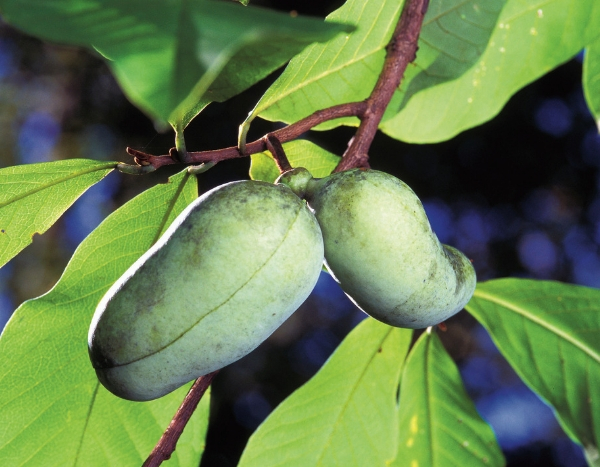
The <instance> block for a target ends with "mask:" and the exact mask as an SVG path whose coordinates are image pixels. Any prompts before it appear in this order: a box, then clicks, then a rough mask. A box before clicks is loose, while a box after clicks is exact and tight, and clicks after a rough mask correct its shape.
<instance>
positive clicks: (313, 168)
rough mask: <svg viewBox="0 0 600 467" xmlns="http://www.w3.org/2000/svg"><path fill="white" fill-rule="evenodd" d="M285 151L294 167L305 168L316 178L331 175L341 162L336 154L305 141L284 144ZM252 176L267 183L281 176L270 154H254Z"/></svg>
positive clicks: (251, 167)
mask: <svg viewBox="0 0 600 467" xmlns="http://www.w3.org/2000/svg"><path fill="white" fill-rule="evenodd" d="M283 149H284V150H285V154H286V156H287V158H288V160H289V161H290V165H291V166H292V167H304V168H305V169H307V170H308V171H309V172H310V173H311V174H312V176H313V177H315V178H321V177H326V176H327V175H329V174H330V173H331V172H332V171H333V169H335V167H336V166H337V164H338V162H339V161H340V157H338V156H336V155H335V154H332V153H330V152H329V151H326V150H325V149H323V148H321V147H320V146H317V145H316V144H314V143H311V142H310V141H307V140H303V139H298V140H295V141H291V142H289V143H284V144H283ZM250 176H251V177H252V179H253V180H263V181H265V182H274V181H275V179H276V178H277V177H278V176H279V169H278V168H277V165H275V161H274V160H273V157H272V156H271V154H270V153H269V152H260V153H258V154H252V164H251V165H250Z"/></svg>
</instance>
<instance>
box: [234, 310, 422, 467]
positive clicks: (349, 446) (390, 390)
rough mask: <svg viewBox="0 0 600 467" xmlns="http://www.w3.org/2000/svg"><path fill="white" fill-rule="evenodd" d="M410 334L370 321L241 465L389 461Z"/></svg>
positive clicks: (276, 414) (252, 443) (260, 433)
mask: <svg viewBox="0 0 600 467" xmlns="http://www.w3.org/2000/svg"><path fill="white" fill-rule="evenodd" d="M411 336H412V331H410V330H408V329H399V328H392V327H390V326H387V325H385V324H382V323H380V322H378V321H375V320H374V319H372V318H367V319H366V320H365V321H363V322H362V323H361V324H360V325H358V326H357V327H356V328H355V329H354V330H353V331H352V332H351V333H350V334H349V335H348V336H347V337H346V339H345V340H344V342H342V344H341V345H340V346H339V347H338V349H337V350H336V351H335V353H334V354H333V355H332V356H331V357H330V359H329V360H328V361H327V363H325V365H324V366H323V368H321V370H320V371H319V372H318V373H317V374H316V375H315V376H314V377H313V378H312V379H311V380H310V381H309V382H308V383H306V384H305V385H304V386H302V387H301V388H300V389H298V390H297V391H296V392H294V393H293V394H292V395H291V396H290V397H288V398H287V399H286V400H285V401H284V402H282V403H281V405H279V406H278V407H277V408H276V409H275V411H273V413H272V414H271V415H270V416H269V417H268V418H267V420H265V422H264V423H263V424H262V425H261V426H260V427H259V428H258V430H257V431H256V432H255V433H254V434H253V435H252V436H251V437H250V440H249V442H248V445H247V447H246V449H245V451H244V453H243V454H242V458H241V460H240V464H239V467H253V466H257V467H258V466H260V467H268V466H282V465H285V466H286V467H294V466H298V467H311V466H327V467H330V466H340V467H341V466H343V467H350V466H357V467H364V466H380V465H381V466H383V465H385V462H386V461H387V460H388V459H390V458H391V457H392V456H393V454H394V449H395V437H396V429H395V426H396V423H395V419H396V414H395V410H396V392H397V389H398V379H399V376H400V371H401V369H402V363H403V361H404V358H405V356H406V352H407V350H408V345H409V343H410V339H411Z"/></svg>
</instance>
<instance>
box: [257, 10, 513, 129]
mask: <svg viewBox="0 0 600 467" xmlns="http://www.w3.org/2000/svg"><path fill="white" fill-rule="evenodd" d="M403 3H404V2H402V1H398V0H370V1H369V2H364V1H361V0H349V1H347V2H346V3H345V4H344V5H343V6H342V7H341V8H340V9H339V10H337V11H335V12H333V13H332V14H331V15H329V16H328V17H327V20H326V21H333V20H335V21H342V22H344V23H348V24H353V25H356V26H357V27H358V29H357V31H356V32H354V33H352V34H350V35H349V36H341V37H337V38H336V39H334V40H332V41H330V42H328V43H327V44H314V45H312V46H311V47H308V48H307V49H306V50H305V51H304V52H303V53H302V54H300V55H299V56H297V57H295V58H294V59H293V60H292V61H291V62H290V64H289V65H288V67H287V68H286V70H285V72H284V73H283V75H282V76H281V77H280V78H279V79H278V80H277V82H276V83H275V84H274V85H273V86H272V87H271V88H270V89H269V90H268V91H267V92H266V93H265V95H264V96H263V98H262V99H261V101H260V102H259V104H258V105H257V106H256V108H255V109H254V111H253V113H252V114H251V116H250V117H249V121H250V120H251V119H253V118H254V117H255V116H256V115H260V116H261V117H262V118H265V119H268V120H282V121H284V122H292V121H296V120H298V119H300V118H302V117H305V116H307V115H310V114H311V113H313V112H315V111H316V110H319V109H322V108H325V107H329V106H332V105H335V104H341V103H344V102H352V101H360V100H363V99H365V98H366V97H368V96H369V94H370V93H371V91H372V89H373V87H374V85H375V82H376V81H377V78H378V77H379V74H380V72H381V69H382V66H383V62H384V59H385V50H384V48H385V46H386V45H387V43H388V41H389V39H390V38H391V36H392V33H393V31H394V29H395V27H396V22H397V20H398V17H399V16H400V12H401V10H402V6H403ZM503 4H504V1H503V0H483V1H482V0H467V1H465V0H440V1H436V2H431V3H430V5H429V11H428V12H427V15H426V16H425V19H424V23H423V29H422V32H421V37H420V41H419V52H418V54H417V60H416V62H415V64H414V66H412V65H411V66H409V68H408V70H407V73H406V75H405V77H404V80H403V82H402V86H401V88H400V91H399V95H401V96H405V98H406V99H408V98H409V97H410V96H411V95H413V94H414V93H416V92H417V91H419V90H421V89H423V88H427V87H429V86H434V85H436V84H438V83H441V82H445V81H448V80H450V79H454V78H457V77H458V76H460V75H461V74H462V73H464V72H465V71H466V70H468V68H469V67H470V66H471V65H473V64H474V63H476V62H477V60H478V58H479V56H480V55H481V53H482V51H483V50H484V49H485V46H486V43H487V42H488V40H489V37H490V35H491V33H492V31H493V28H494V25H495V23H496V19H497V17H498V14H499V13H500V9H501V7H502V5H503ZM400 93H401V94H400ZM249 121H248V122H247V123H246V125H247V124H248V123H249ZM342 122H343V123H345V124H354V125H356V123H357V122H358V120H357V119H354V118H352V119H342V120H336V121H334V122H328V123H325V124H323V125H321V126H320V127H319V129H325V128H330V127H332V126H337V125H339V124H341V123H342Z"/></svg>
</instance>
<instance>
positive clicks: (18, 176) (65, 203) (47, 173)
mask: <svg viewBox="0 0 600 467" xmlns="http://www.w3.org/2000/svg"><path fill="white" fill-rule="evenodd" d="M115 166H116V162H103V161H92V160H87V159H69V160H64V161H56V162H44V163H41V164H25V165H18V166H15V167H7V168H4V169H0V267H2V266H3V265H5V264H6V263H7V262H8V260H10V259H11V258H12V257H13V256H15V255H16V254H17V253H19V252H20V251H21V250H22V249H23V248H25V247H26V246H27V245H29V244H30V243H31V241H32V237H33V235H34V234H36V233H37V234H43V233H44V232H45V231H46V230H48V229H49V228H50V227H51V226H52V224H54V223H55V222H56V220H57V219H58V218H59V217H60V216H61V214H62V213H63V212H65V211H66V210H67V209H68V208H69V206H71V205H72V204H73V203H74V202H75V200H76V199H77V198H79V197H80V196H81V195H82V194H83V193H84V192H85V191H86V190H87V189H88V188H89V187H91V186H92V185H94V184H95V183H97V182H99V181H100V180H102V179H103V178H104V177H105V176H106V175H108V174H109V173H110V172H111V171H112V169H114V168H115Z"/></svg>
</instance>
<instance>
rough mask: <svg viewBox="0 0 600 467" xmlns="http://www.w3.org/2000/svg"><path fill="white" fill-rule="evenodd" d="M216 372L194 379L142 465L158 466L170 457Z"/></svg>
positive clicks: (146, 466)
mask: <svg viewBox="0 0 600 467" xmlns="http://www.w3.org/2000/svg"><path fill="white" fill-rule="evenodd" d="M218 372H219V371H218V370H217V371H214V372H212V373H209V374H207V375H204V376H201V377H200V378H198V379H197V380H196V382H195V383H194V384H193V385H192V387H191V389H190V390H189V392H188V393H187V395H186V396H185V399H183V402H182V403H181V405H180V406H179V409H177V412H176V413H175V416H174V417H173V419H172V420H171V423H170V424H169V427H168V428H167V429H166V430H165V432H164V433H163V435H162V436H161V438H160V440H159V441H158V443H157V444H156V446H155V447H154V449H153V450H152V452H151V453H150V455H149V456H148V459H146V462H144V464H143V466H142V467H158V466H159V465H160V464H162V463H163V461H166V460H168V459H170V458H171V454H173V452H174V451H175V447H176V445H177V441H178V440H179V437H180V436H181V433H182V432H183V429H184V428H185V426H186V425H187V422H188V421H189V420H190V417H191V416H192V414H193V413H194V410H196V407H197V406H198V403H199V402H200V399H202V396H203V395H204V393H205V392H206V390H207V389H208V387H209V386H210V383H211V382H212V380H213V379H214V377H215V376H216V375H217V373H218Z"/></svg>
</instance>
